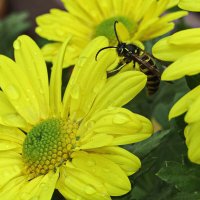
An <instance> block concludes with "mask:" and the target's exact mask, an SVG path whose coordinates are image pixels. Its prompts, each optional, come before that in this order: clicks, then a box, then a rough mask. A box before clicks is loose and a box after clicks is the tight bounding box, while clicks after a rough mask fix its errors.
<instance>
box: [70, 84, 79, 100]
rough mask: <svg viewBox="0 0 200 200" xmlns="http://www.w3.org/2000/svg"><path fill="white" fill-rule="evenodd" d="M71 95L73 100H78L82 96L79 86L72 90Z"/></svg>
mask: <svg viewBox="0 0 200 200" xmlns="http://www.w3.org/2000/svg"><path fill="white" fill-rule="evenodd" d="M70 94H71V97H72V98H73V99H78V98H79V96H80V91H79V86H78V85H75V86H74V87H73V88H71V90H70Z"/></svg>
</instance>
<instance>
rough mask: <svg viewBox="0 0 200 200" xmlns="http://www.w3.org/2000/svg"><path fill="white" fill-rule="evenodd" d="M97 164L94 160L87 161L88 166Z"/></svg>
mask: <svg viewBox="0 0 200 200" xmlns="http://www.w3.org/2000/svg"><path fill="white" fill-rule="evenodd" d="M95 165H96V163H95V162H94V161H92V160H89V161H87V166H88V167H94V166H95Z"/></svg>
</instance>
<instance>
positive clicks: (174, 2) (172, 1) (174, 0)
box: [167, 0, 179, 8]
mask: <svg viewBox="0 0 200 200" xmlns="http://www.w3.org/2000/svg"><path fill="white" fill-rule="evenodd" d="M178 3H179V0H170V1H169V3H168V5H167V8H172V7H174V6H176V5H177V4H178Z"/></svg>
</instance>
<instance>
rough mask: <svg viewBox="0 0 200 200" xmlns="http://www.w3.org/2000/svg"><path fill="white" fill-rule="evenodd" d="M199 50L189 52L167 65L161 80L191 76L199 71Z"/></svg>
mask: <svg viewBox="0 0 200 200" xmlns="http://www.w3.org/2000/svg"><path fill="white" fill-rule="evenodd" d="M199 63H200V50H198V51H195V52H192V53H189V54H187V55H185V56H183V57H181V58H179V59H178V60H177V61H175V62H174V63H172V64H171V65H170V66H168V67H167V68H166V69H165V71H164V72H163V74H162V77H161V79H162V80H167V81H170V80H176V79H179V78H182V77H183V76H186V75H188V76H192V75H195V74H198V73H199V72H200V67H199V66H200V64H199Z"/></svg>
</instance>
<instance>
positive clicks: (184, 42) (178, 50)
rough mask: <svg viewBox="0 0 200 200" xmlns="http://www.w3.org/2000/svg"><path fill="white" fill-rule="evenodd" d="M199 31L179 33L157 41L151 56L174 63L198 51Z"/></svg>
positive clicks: (197, 29) (194, 29)
mask: <svg viewBox="0 0 200 200" xmlns="http://www.w3.org/2000/svg"><path fill="white" fill-rule="evenodd" d="M199 45H200V29H199V28H193V29H188V30H184V31H179V32H177V33H175V34H173V35H172V36H169V37H165V38H163V39H161V40H160V41H158V42H157V43H156V44H155V45H154V46H153V48H152V52H153V55H154V56H155V57H157V58H159V59H161V60H165V61H175V60H177V59H178V58H180V57H182V56H185V55H187V54H189V53H191V52H194V51H196V50H199Z"/></svg>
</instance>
